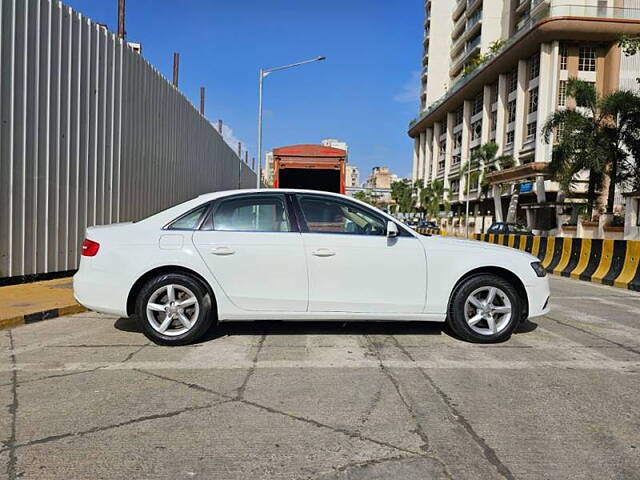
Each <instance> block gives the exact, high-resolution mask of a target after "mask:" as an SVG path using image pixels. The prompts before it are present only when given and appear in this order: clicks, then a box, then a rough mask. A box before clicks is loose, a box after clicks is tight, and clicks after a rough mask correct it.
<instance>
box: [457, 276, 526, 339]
mask: <svg viewBox="0 0 640 480" xmlns="http://www.w3.org/2000/svg"><path fill="white" fill-rule="evenodd" d="M483 287H496V288H498V289H500V290H501V291H502V292H503V293H504V294H505V295H506V297H507V298H508V300H509V302H510V303H511V318H510V319H509V320H508V322H507V323H505V325H504V327H503V328H502V329H501V330H500V331H498V332H497V333H494V334H482V333H478V332H476V331H475V330H474V329H473V328H471V326H469V324H468V323H467V320H466V316H465V304H466V302H467V299H468V298H469V296H470V295H471V294H472V293H473V292H475V291H476V290H478V289H481V288H483ZM472 311H473V310H472ZM523 311H524V305H523V300H522V298H521V297H520V295H519V294H518V292H517V290H516V289H515V287H514V286H513V285H512V284H511V283H509V282H508V281H507V280H505V279H504V278H502V277H499V276H497V275H493V274H479V275H474V276H472V277H469V278H466V279H465V280H463V281H462V282H460V284H459V285H458V286H457V287H456V289H455V290H454V292H453V294H452V295H451V300H450V301H449V311H448V315H447V323H448V324H449V326H450V327H451V329H452V330H453V332H454V333H455V334H456V335H457V336H458V337H459V338H460V339H462V340H465V341H467V342H472V343H499V342H503V341H505V340H507V339H509V337H511V334H512V333H513V331H514V330H515V328H516V327H517V326H518V324H519V323H520V320H521V318H522V314H523ZM482 322H484V320H481V323H480V324H478V328H481V329H482V327H483V326H484V325H488V324H483V323H482Z"/></svg>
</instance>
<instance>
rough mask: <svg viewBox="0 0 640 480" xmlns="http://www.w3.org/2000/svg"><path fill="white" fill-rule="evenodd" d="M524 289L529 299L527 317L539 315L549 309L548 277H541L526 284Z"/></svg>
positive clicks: (547, 311) (544, 313)
mask: <svg viewBox="0 0 640 480" xmlns="http://www.w3.org/2000/svg"><path fill="white" fill-rule="evenodd" d="M525 289H526V291H527V298H528V299H529V318H535V317H540V316H542V315H546V314H547V313H549V312H550V311H551V299H550V290H549V278H548V277H544V278H541V279H540V281H538V282H535V283H534V284H532V285H526V286H525Z"/></svg>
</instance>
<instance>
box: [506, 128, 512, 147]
mask: <svg viewBox="0 0 640 480" xmlns="http://www.w3.org/2000/svg"><path fill="white" fill-rule="evenodd" d="M513 139H514V133H513V130H511V131H510V132H507V141H506V142H505V143H506V144H507V145H513Z"/></svg>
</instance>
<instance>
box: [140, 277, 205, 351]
mask: <svg viewBox="0 0 640 480" xmlns="http://www.w3.org/2000/svg"><path fill="white" fill-rule="evenodd" d="M136 314H137V317H138V320H139V321H140V324H141V326H142V331H143V332H144V334H145V335H146V336H147V338H149V339H150V340H152V341H153V342H154V343H156V344H158V345H186V344H188V343H192V342H194V341H196V340H197V339H198V338H200V337H201V336H202V335H203V334H204V333H205V332H206V331H207V329H208V328H209V327H210V326H211V324H212V322H213V318H212V299H211V294H210V293H209V291H208V290H207V289H206V288H205V286H204V285H202V283H201V282H200V281H199V280H198V279H196V278H194V277H192V276H190V275H185V274H183V273H167V274H162V275H158V276H157V277H154V278H152V279H151V280H149V281H148V282H147V283H146V284H145V285H144V287H142V289H141V290H140V293H139V295H138V300H137V303H136Z"/></svg>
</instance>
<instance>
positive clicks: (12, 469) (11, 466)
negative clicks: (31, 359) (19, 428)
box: [5, 330, 18, 480]
mask: <svg viewBox="0 0 640 480" xmlns="http://www.w3.org/2000/svg"><path fill="white" fill-rule="evenodd" d="M7 336H8V337H9V344H10V348H11V353H10V355H9V356H10V357H11V396H12V399H11V403H10V404H9V405H8V406H7V408H8V410H9V415H10V416H11V427H10V433H9V439H8V440H7V441H6V442H5V445H6V446H7V448H6V449H5V450H8V451H9V459H8V461H7V470H6V471H7V478H8V479H9V480H15V479H16V478H18V475H17V473H16V464H17V457H16V448H17V446H16V423H17V414H18V369H17V368H16V352H15V350H14V348H15V344H14V341H13V333H12V331H11V330H8V331H7Z"/></svg>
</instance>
